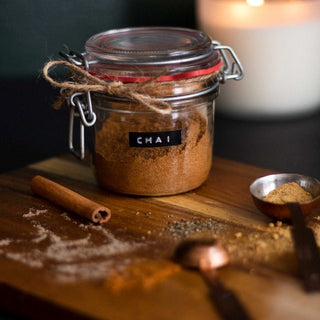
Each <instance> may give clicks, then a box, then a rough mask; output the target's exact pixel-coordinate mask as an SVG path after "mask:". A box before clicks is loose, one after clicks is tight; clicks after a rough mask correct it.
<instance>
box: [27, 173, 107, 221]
mask: <svg viewBox="0 0 320 320" xmlns="http://www.w3.org/2000/svg"><path fill="white" fill-rule="evenodd" d="M30 187H31V190H32V192H34V193H35V194H37V195H39V196H41V197H43V198H45V199H47V200H49V201H51V202H53V203H54V204H57V205H59V206H61V207H63V208H64V209H66V210H70V211H72V212H74V213H76V214H78V215H80V216H82V217H85V218H87V219H89V220H91V221H92V222H94V223H100V224H102V223H105V222H107V221H108V220H109V219H110V218H111V210H110V209H109V208H107V207H104V206H102V205H100V204H98V203H96V202H94V201H92V200H89V199H87V198H85V197H83V196H82V195H80V194H79V193H76V192H74V191H72V190H70V189H68V188H66V187H64V186H62V185H60V184H58V183H56V182H53V181H51V180H49V179H47V178H44V177H42V176H39V175H38V176H35V177H34V178H33V179H32V180H31V184H30Z"/></svg>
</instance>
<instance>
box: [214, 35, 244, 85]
mask: <svg viewBox="0 0 320 320" xmlns="http://www.w3.org/2000/svg"><path fill="white" fill-rule="evenodd" d="M212 45H213V48H214V49H215V50H219V52H220V54H221V57H222V60H223V63H224V66H223V72H221V73H220V74H219V76H218V81H219V82H221V83H225V82H226V81H227V80H230V79H233V80H241V79H242V78H243V77H244V69H243V66H242V64H241V62H240V60H239V58H238V57H237V55H236V53H235V52H234V50H233V49H232V48H231V47H229V46H225V45H221V44H220V42H218V41H212ZM228 56H230V57H231V58H232V60H233V61H232V64H231V63H230V61H229V58H228Z"/></svg>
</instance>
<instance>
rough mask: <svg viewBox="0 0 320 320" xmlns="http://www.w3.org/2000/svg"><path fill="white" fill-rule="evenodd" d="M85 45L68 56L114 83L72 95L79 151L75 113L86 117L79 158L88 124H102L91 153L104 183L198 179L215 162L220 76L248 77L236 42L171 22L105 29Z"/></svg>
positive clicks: (152, 185)
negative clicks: (101, 90)
mask: <svg viewBox="0 0 320 320" xmlns="http://www.w3.org/2000/svg"><path fill="white" fill-rule="evenodd" d="M85 49H86V52H85V53H84V54H76V53H74V52H71V53H70V54H64V56H65V58H67V59H68V60H69V61H70V62H73V63H75V64H76V65H82V66H83V67H84V68H85V69H86V70H87V71H88V72H89V73H90V74H91V75H94V76H95V77H98V78H99V79H103V80H104V81H106V82H107V83H110V84H113V86H112V90H109V91H108V93H107V94H105V93H97V92H93V91H91V92H89V91H87V92H78V93H75V94H73V95H72V96H71V97H70V98H69V100H70V101H69V102H70V106H71V119H70V137H69V146H70V149H71V150H72V151H73V152H74V153H76V152H75V150H74V147H73V118H74V116H75V115H80V117H81V131H80V133H81V143H80V145H81V150H80V155H79V156H80V158H82V157H83V156H84V137H83V132H84V127H85V126H91V125H93V124H94V125H95V142H94V149H93V152H92V155H93V165H94V168H95V173H96V177H97V181H98V183H99V184H100V185H101V186H102V187H104V188H106V189H109V190H111V191H115V192H119V193H125V194H133V195H146V196H160V195H171V194H177V193H182V192H186V191H189V190H192V189H195V188H197V187H199V186H200V185H201V184H202V183H203V182H204V181H205V180H206V179H207V177H208V174H209V171H210V168H211V162H212V151H213V150H212V148H213V117H214V100H215V98H216V97H217V95H218V91H219V84H220V83H221V82H225V81H226V80H228V79H236V80H240V79H241V78H242V77H243V68H242V66H241V64H240V62H239V60H238V58H237V57H236V55H235V53H234V52H233V50H232V49H231V48H230V47H227V46H222V45H220V44H219V43H218V42H213V41H211V40H210V38H209V37H208V36H207V35H206V34H205V33H203V32H201V31H197V30H192V29H185V28H171V27H150V28H128V29H119V30H111V31H107V32H103V33H99V34H97V35H94V36H92V37H91V38H90V39H89V40H88V41H87V42H86V44H85ZM230 58H231V59H232V60H233V61H232V64H231V63H230V62H229V60H230ZM157 101H161V102H162V104H160V106H159V105H158V104H157V103H155V102H157Z"/></svg>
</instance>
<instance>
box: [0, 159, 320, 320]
mask: <svg viewBox="0 0 320 320" xmlns="http://www.w3.org/2000/svg"><path fill="white" fill-rule="evenodd" d="M269 173H271V172H270V171H268V170H265V169H261V168H256V167H253V166H249V165H245V164H241V163H237V162H233V161H229V160H226V159H222V158H217V157H216V158H214V161H213V168H212V171H211V173H210V177H209V179H208V180H207V182H206V183H205V184H204V185H203V186H202V187H200V188H199V189H197V190H194V191H191V192H188V193H185V194H182V195H176V196H168V197H152V198H149V197H127V196H122V195H118V194H113V193H110V192H107V191H105V190H102V189H100V188H99V187H98V186H97V185H96V182H95V179H94V176H93V174H92V172H91V169H90V168H89V167H88V166H86V165H85V164H83V163H80V162H77V161H75V160H72V159H70V158H67V157H60V158H52V159H49V160H46V161H43V162H40V163H35V164H32V165H30V166H28V167H27V168H23V169H20V170H16V171H13V172H9V173H6V174H3V175H1V176H0V190H1V192H0V201H1V202H0V203H1V215H0V295H1V296H0V298H1V299H0V306H1V308H3V309H6V310H9V311H12V312H15V313H18V314H20V315H24V316H28V317H31V318H35V319H44V318H45V319H56V318H57V317H65V318H66V319H72V318H75V319H82V318H83V319H88V318H96V319H115V320H127V319H177V318H178V319H219V317H218V315H217V313H216V311H215V309H214V307H213V306H212V304H211V302H210V299H209V296H208V289H207V287H206V285H205V283H204V282H203V280H202V278H201V277H200V276H199V274H198V273H197V272H196V271H191V270H184V269H182V268H180V267H179V266H178V265H177V264H175V263H174V262H172V261H171V257H172V253H173V250H174V248H175V246H176V245H177V244H178V243H179V242H180V241H181V240H183V239H185V238H190V237H192V238H197V237H198V238H202V237H214V238H217V239H218V241H220V243H221V244H222V245H224V246H225V247H226V249H227V251H228V252H229V254H230V258H231V264H230V266H228V267H225V268H224V269H223V270H221V271H220V272H219V274H220V276H221V280H222V282H223V283H224V284H225V285H226V286H228V287H229V288H230V289H232V290H234V291H235V292H236V293H237V295H238V297H239V299H240V300H241V301H242V302H243V304H244V305H245V306H246V307H247V309H248V311H249V313H250V314H251V315H252V318H253V319H273V320H274V319H319V317H320V294H319V293H313V294H306V293H305V292H304V290H303V288H302V285H301V282H300V280H299V277H298V272H297V264H296V259H295V256H294V252H293V246H292V241H291V238H290V227H289V226H288V225H285V224H282V225H281V223H279V222H278V223H277V222H272V221H271V220H270V219H269V218H266V217H265V216H263V215H262V214H261V213H260V212H258V210H257V209H256V208H255V207H254V205H253V202H252V200H251V197H250V194H249V185H250V183H251V182H252V181H253V180H254V179H256V178H258V177H260V176H263V175H266V174H269ZM36 174H41V175H43V176H45V177H48V178H50V179H52V180H54V181H56V182H58V183H60V184H62V185H64V186H66V187H68V188H71V189H72V190H74V191H76V192H79V193H80V194H82V195H84V196H86V197H88V198H90V199H92V200H94V201H97V202H100V203H101V204H103V205H105V206H108V207H109V208H110V209H111V210H112V218H111V220H110V221H109V222H108V223H107V224H106V225H103V226H97V225H94V224H92V223H91V222H89V221H86V220H85V219H82V218H80V217H78V216H76V215H74V214H73V213H71V212H66V211H65V210H64V209H62V208H59V207H57V206H55V205H53V204H51V203H49V202H47V201H46V200H44V199H41V198H39V197H37V196H34V195H33V194H32V193H31V191H30V180H31V178H32V177H33V176H34V175H36ZM318 214H319V210H318V211H317V212H315V214H314V215H313V216H312V217H309V218H308V224H309V226H311V227H312V228H313V229H314V231H315V233H316V236H317V240H318V241H319V238H320V221H319V220H318ZM271 222H272V223H271Z"/></svg>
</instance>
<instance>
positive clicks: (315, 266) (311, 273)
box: [287, 203, 320, 292]
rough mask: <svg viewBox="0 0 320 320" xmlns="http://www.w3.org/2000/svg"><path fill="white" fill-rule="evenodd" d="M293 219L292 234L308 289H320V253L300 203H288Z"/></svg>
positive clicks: (301, 271)
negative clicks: (305, 220)
mask: <svg viewBox="0 0 320 320" xmlns="http://www.w3.org/2000/svg"><path fill="white" fill-rule="evenodd" d="M287 206H288V208H289V210H290V213H291V220H292V225H293V227H292V229H291V234H292V238H293V241H294V246H295V252H296V255H297V259H298V262H299V269H300V273H301V276H302V278H303V281H304V286H305V289H306V291H309V292H310V291H320V254H319V248H318V246H317V242H316V240H315V237H314V233H313V231H312V229H310V228H308V227H307V226H306V225H305V222H304V216H303V213H302V211H301V208H300V205H299V203H288V204H287Z"/></svg>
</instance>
